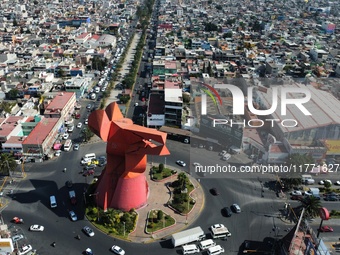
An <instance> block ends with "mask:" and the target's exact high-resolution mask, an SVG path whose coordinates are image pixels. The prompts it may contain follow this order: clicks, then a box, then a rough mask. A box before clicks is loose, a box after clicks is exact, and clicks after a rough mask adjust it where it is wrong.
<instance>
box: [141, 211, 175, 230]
mask: <svg viewBox="0 0 340 255" xmlns="http://www.w3.org/2000/svg"><path fill="white" fill-rule="evenodd" d="M174 224H175V219H174V218H172V217H171V216H170V215H168V214H165V213H164V212H163V211H162V210H151V211H150V213H149V218H148V225H147V226H146V230H147V232H148V233H152V232H155V231H157V230H161V229H163V228H166V227H169V226H171V225H174Z"/></svg>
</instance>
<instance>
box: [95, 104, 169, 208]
mask: <svg viewBox="0 0 340 255" xmlns="http://www.w3.org/2000/svg"><path fill="white" fill-rule="evenodd" d="M89 128H90V129H91V130H92V131H93V132H94V133H95V134H96V135H97V136H99V137H100V138H101V139H102V140H103V141H104V142H107V145H106V153H107V165H106V168H105V169H104V170H103V172H102V174H101V176H100V177H99V180H98V182H97V187H96V194H97V195H96V199H97V203H98V206H100V207H102V208H103V209H104V210H106V209H107V208H116V209H121V210H124V211H128V210H130V209H132V208H139V207H141V206H143V205H145V204H146V201H147V197H148V183H147V181H146V178H145V174H144V172H145V169H146V164H147V161H146V155H147V154H150V155H169V154H170V153H169V151H168V149H167V147H166V146H165V141H166V134H165V133H162V132H159V131H157V130H155V129H151V128H146V127H142V126H138V125H135V124H133V122H132V120H131V119H127V118H124V117H123V115H122V113H121V111H120V109H119V107H118V104H117V103H111V104H109V105H108V106H107V107H106V109H105V110H96V111H94V112H92V113H91V114H90V116H89ZM153 141H155V142H156V143H157V144H155V143H154V142H153Z"/></svg>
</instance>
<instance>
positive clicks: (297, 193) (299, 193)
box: [290, 190, 302, 196]
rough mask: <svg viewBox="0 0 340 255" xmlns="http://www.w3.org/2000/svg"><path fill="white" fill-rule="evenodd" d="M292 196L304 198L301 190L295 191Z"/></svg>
mask: <svg viewBox="0 0 340 255" xmlns="http://www.w3.org/2000/svg"><path fill="white" fill-rule="evenodd" d="M290 194H291V195H292V196H302V192H301V191H300V190H293V191H292V192H291V193H290Z"/></svg>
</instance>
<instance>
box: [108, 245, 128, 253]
mask: <svg viewBox="0 0 340 255" xmlns="http://www.w3.org/2000/svg"><path fill="white" fill-rule="evenodd" d="M111 251H112V252H113V253H115V254H117V255H125V251H124V250H123V249H122V248H120V247H119V246H118V245H113V246H112V247H111Z"/></svg>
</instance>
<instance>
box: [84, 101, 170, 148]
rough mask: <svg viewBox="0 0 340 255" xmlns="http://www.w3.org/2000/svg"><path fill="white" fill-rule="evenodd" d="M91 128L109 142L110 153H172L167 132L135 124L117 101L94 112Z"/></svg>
mask: <svg viewBox="0 0 340 255" xmlns="http://www.w3.org/2000/svg"><path fill="white" fill-rule="evenodd" d="M89 128H90V129H91V130H92V131H93V132H94V133H95V134H96V135H98V136H99V137H100V138H101V139H102V140H103V141H105V142H107V153H108V154H113V155H124V154H127V153H128V154H130V155H131V154H143V155H145V154H150V155H169V154H170V153H169V151H168V149H167V148H166V146H165V141H166V134H165V133H162V132H159V131H157V130H156V129H151V128H146V127H142V126H139V125H135V124H133V122H132V120H131V119H128V118H124V117H123V115H122V113H121V111H120V109H119V107H118V104H117V103H111V104H110V105H108V106H107V107H106V109H105V110H96V111H94V112H92V113H91V114H90V116H89Z"/></svg>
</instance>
